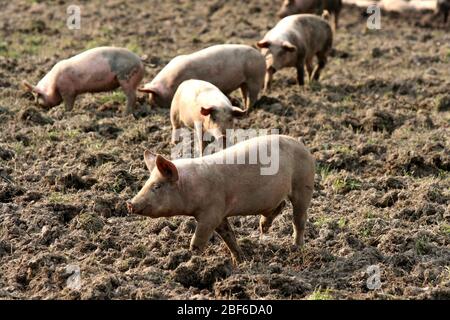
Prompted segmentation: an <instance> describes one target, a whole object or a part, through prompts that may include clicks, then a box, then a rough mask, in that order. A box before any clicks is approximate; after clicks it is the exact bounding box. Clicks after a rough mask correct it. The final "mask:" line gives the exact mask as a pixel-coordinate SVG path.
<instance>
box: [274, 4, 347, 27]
mask: <svg viewBox="0 0 450 320" xmlns="http://www.w3.org/2000/svg"><path fill="white" fill-rule="evenodd" d="M341 9H342V0H284V1H283V4H282V5H281V8H280V10H279V11H278V17H279V18H280V19H282V18H285V17H287V16H290V15H293V14H300V13H313V14H319V15H321V14H322V11H323V10H327V11H328V12H329V13H330V14H332V15H333V16H334V28H335V29H336V30H337V28H338V23H339V13H340V12H341Z"/></svg>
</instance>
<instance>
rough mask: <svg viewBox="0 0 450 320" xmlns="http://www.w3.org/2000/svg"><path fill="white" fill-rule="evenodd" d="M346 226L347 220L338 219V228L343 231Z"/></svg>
mask: <svg viewBox="0 0 450 320" xmlns="http://www.w3.org/2000/svg"><path fill="white" fill-rule="evenodd" d="M346 225H347V219H345V218H340V219H339V220H338V226H339V228H341V229H343V228H344V227H345V226H346Z"/></svg>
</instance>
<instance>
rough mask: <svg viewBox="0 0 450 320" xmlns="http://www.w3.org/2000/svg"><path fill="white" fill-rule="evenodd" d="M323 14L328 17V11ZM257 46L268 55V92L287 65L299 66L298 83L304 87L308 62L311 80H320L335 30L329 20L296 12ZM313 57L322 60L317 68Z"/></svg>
mask: <svg viewBox="0 0 450 320" xmlns="http://www.w3.org/2000/svg"><path fill="white" fill-rule="evenodd" d="M324 17H329V15H328V13H327V12H326V11H325V12H324ZM257 46H258V47H259V48H261V53H262V54H263V55H264V56H265V57H266V65H267V66H266V68H267V71H266V80H265V85H264V90H265V91H268V90H269V89H270V85H271V82H272V78H273V74H274V73H275V72H276V71H278V70H280V69H283V68H288V67H295V68H297V80H298V84H299V85H300V86H302V85H304V83H305V82H304V77H305V71H304V65H305V64H306V69H307V70H308V75H309V80H311V79H312V78H313V79H314V80H316V81H317V80H319V77H320V72H321V71H322V69H323V68H324V67H325V65H326V63H327V58H328V54H329V53H330V51H331V48H332V46H333V32H332V30H331V27H330V25H329V23H328V21H327V20H325V19H323V18H321V17H318V16H315V15H312V14H297V15H292V16H288V17H286V18H283V19H282V20H280V21H279V22H278V24H277V25H276V26H275V27H274V28H273V29H271V30H270V31H269V32H268V33H267V34H266V35H265V36H264V38H263V39H262V40H261V41H259V42H258V43H257ZM314 56H317V58H318V62H319V63H318V67H317V68H316V70H315V71H314V68H313V59H314ZM313 71H314V72H313Z"/></svg>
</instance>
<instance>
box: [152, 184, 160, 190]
mask: <svg viewBox="0 0 450 320" xmlns="http://www.w3.org/2000/svg"><path fill="white" fill-rule="evenodd" d="M160 188H161V184H159V183H155V184H154V185H153V186H152V191H157V190H159V189H160Z"/></svg>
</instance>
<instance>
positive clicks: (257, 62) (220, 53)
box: [139, 44, 266, 109]
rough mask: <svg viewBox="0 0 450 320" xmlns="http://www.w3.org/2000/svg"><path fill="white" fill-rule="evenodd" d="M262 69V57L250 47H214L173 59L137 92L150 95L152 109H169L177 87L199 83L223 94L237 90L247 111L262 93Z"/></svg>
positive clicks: (263, 62)
mask: <svg viewBox="0 0 450 320" xmlns="http://www.w3.org/2000/svg"><path fill="white" fill-rule="evenodd" d="M265 66H266V64H265V61H264V57H263V56H262V55H261V54H260V53H259V52H258V50H256V49H254V48H252V47H250V46H247V45H240V44H221V45H215V46H212V47H209V48H206V49H203V50H200V51H197V52H194V53H192V54H189V55H181V56H178V57H176V58H174V59H172V60H171V61H170V62H169V64H167V65H166V66H165V67H164V68H163V69H162V70H161V71H160V72H159V73H158V75H157V76H156V77H155V78H154V79H153V80H152V81H151V82H150V83H147V84H145V85H144V87H142V88H140V89H139V91H141V92H146V93H149V95H150V103H151V104H152V105H157V106H159V107H163V108H169V107H170V104H171V102H172V98H173V96H174V94H175V91H176V90H177V88H178V86H179V85H180V84H181V83H182V82H183V81H185V80H189V79H198V80H204V81H208V82H210V83H212V84H214V85H215V86H217V87H218V88H219V89H220V90H221V91H222V92H223V93H225V94H229V93H231V92H232V91H234V90H236V89H239V88H240V89H241V91H242V95H243V98H244V105H245V107H246V108H247V109H248V108H250V107H251V106H253V105H254V103H255V102H256V100H257V99H258V95H259V92H260V90H261V89H262V86H263V83H264V73H265Z"/></svg>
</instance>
